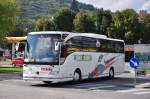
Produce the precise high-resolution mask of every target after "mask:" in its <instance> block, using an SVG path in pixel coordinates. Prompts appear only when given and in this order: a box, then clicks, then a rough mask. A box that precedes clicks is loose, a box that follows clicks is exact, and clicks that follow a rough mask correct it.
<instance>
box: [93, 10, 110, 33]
mask: <svg viewBox="0 0 150 99" xmlns="http://www.w3.org/2000/svg"><path fill="white" fill-rule="evenodd" d="M92 18H93V20H94V23H95V26H96V33H98V34H104V35H108V31H107V30H109V29H108V28H109V27H110V26H111V23H112V15H111V12H110V11H109V10H106V11H104V10H103V9H97V10H96V11H95V12H94V13H93V15H92Z"/></svg>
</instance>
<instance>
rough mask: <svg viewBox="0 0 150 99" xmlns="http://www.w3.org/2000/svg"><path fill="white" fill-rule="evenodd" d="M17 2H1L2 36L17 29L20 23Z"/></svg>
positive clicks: (10, 0)
mask: <svg viewBox="0 0 150 99" xmlns="http://www.w3.org/2000/svg"><path fill="white" fill-rule="evenodd" d="M18 15H19V8H18V2H17V0H0V33H1V34H0V35H4V34H6V33H9V32H10V31H12V30H14V29H15V26H16V24H17V23H18V21H19V17H18Z"/></svg>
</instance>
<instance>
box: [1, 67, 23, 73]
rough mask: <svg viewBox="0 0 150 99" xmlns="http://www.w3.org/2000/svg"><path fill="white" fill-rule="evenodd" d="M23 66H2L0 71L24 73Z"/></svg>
mask: <svg viewBox="0 0 150 99" xmlns="http://www.w3.org/2000/svg"><path fill="white" fill-rule="evenodd" d="M22 72H23V69H22V67H0V73H22Z"/></svg>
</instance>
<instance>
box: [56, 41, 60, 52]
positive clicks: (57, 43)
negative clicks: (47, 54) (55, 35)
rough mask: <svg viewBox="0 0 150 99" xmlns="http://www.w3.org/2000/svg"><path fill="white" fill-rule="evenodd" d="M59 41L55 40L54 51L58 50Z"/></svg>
mask: <svg viewBox="0 0 150 99" xmlns="http://www.w3.org/2000/svg"><path fill="white" fill-rule="evenodd" d="M59 46H60V42H55V51H58V50H59Z"/></svg>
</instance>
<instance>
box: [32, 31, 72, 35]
mask: <svg viewBox="0 0 150 99" xmlns="http://www.w3.org/2000/svg"><path fill="white" fill-rule="evenodd" d="M69 33H71V32H64V31H40V32H30V33H29V34H31V35H32V34H33V35H34V34H69Z"/></svg>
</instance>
